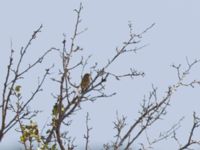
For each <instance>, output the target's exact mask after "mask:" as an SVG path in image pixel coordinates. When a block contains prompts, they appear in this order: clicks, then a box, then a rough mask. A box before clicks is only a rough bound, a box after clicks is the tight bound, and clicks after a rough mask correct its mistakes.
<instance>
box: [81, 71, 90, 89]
mask: <svg viewBox="0 0 200 150" xmlns="http://www.w3.org/2000/svg"><path fill="white" fill-rule="evenodd" d="M89 85H90V74H89V73H86V74H85V75H84V76H83V78H82V81H81V91H82V92H85V91H86V90H87V88H88V87H89Z"/></svg>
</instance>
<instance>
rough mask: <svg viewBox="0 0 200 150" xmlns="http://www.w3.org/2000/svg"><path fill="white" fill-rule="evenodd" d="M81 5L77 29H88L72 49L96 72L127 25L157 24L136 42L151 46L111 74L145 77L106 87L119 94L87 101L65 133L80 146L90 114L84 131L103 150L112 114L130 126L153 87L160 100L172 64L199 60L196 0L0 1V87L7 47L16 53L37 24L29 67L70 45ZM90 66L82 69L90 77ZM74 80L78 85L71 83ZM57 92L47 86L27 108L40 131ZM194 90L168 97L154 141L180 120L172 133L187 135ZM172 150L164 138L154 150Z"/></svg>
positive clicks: (172, 76) (199, 74)
mask: <svg viewBox="0 0 200 150" xmlns="http://www.w3.org/2000/svg"><path fill="white" fill-rule="evenodd" d="M80 2H82V3H83V7H84V9H83V12H82V14H81V17H82V24H81V26H80V27H81V28H82V29H84V28H88V30H87V31H86V32H85V33H83V34H82V35H81V36H80V37H79V39H78V43H79V45H80V46H81V47H83V48H84V53H83V55H84V56H85V57H87V56H88V55H90V54H91V55H92V58H91V64H90V66H91V65H92V64H94V62H96V61H97V62H99V65H100V66H101V65H103V64H105V63H106V61H107V60H108V59H109V58H110V57H111V56H112V55H113V54H114V53H115V48H116V47H117V46H120V45H122V42H124V41H125V40H127V39H128V35H129V30H128V22H129V21H131V22H132V24H133V28H134V30H135V31H136V32H141V31H143V30H144V29H145V28H147V27H148V26H150V25H151V24H152V23H155V24H156V25H155V26H154V27H153V28H152V29H151V30H150V31H148V33H146V34H145V35H144V36H143V39H142V43H143V44H149V46H148V47H145V48H144V49H142V50H141V51H140V52H138V53H137V54H125V55H124V56H122V57H121V58H120V59H118V61H116V62H115V63H114V64H113V65H112V67H111V68H110V71H112V72H114V73H117V72H118V73H123V72H127V71H129V68H131V67H134V68H135V69H137V70H139V71H144V72H145V74H146V76H145V77H144V78H142V77H138V78H135V79H133V80H130V79H124V80H120V81H115V80H111V81H109V82H108V83H109V85H108V86H107V92H117V95H116V96H114V97H112V98H107V99H99V100H98V101H96V102H95V103H86V104H84V105H83V107H82V108H83V109H82V110H81V111H80V112H77V114H76V115H74V116H73V117H74V121H73V123H72V127H71V128H70V133H71V135H72V136H74V137H76V144H78V145H79V146H80V147H81V146H82V145H83V144H84V139H83V135H84V133H85V116H86V113H87V112H89V113H90V118H91V121H90V125H91V126H92V127H93V130H92V131H91V146H92V145H93V146H94V145H100V146H101V145H102V144H104V143H106V142H110V141H111V140H113V139H114V138H113V136H114V134H115V131H114V130H113V121H114V120H115V114H116V111H117V110H118V112H119V114H124V115H125V116H127V117H128V125H130V124H131V122H133V121H134V120H135V119H136V117H137V116H138V110H139V108H140V103H141V101H142V98H143V96H144V95H145V94H148V92H149V91H150V90H151V86H152V84H154V86H156V87H158V89H159V91H158V93H159V96H160V97H161V98H162V97H163V96H164V94H165V91H166V90H167V88H168V86H170V85H171V84H173V83H175V82H176V81H177V74H176V72H175V70H174V69H173V68H172V67H170V65H172V64H173V63H175V64H179V63H180V64H183V66H185V67H186V57H188V59H189V60H191V61H193V60H194V59H198V58H200V51H199V50H200V45H199V35H200V28H199V27H200V21H199V18H200V9H199V6H200V2H199V0H166V1H164V0H162V1H161V0H151V1H147V0H123V1H122V0H118V1H116V0H109V1H108V0H99V1H97V0H96V1H95V0H82V1H80V0H76V1H66V0H58V1H49V0H42V1H41V0H29V1H27V0H18V1H14V0H6V1H3V0H1V1H0V19H1V21H0V22H1V24H0V26H1V27H0V51H1V55H0V60H1V63H0V71H1V72H2V73H3V77H1V80H0V83H1V85H2V83H3V81H4V79H5V70H6V64H7V63H8V57H9V52H10V41H11V40H12V42H13V48H14V49H15V51H16V53H17V52H19V49H20V47H21V46H23V45H25V43H26V42H27V40H28V38H29V37H30V35H31V34H32V32H33V31H34V30H35V29H36V28H38V27H39V26H40V24H43V26H44V28H43V29H42V32H41V33H40V34H39V36H38V39H37V40H36V41H35V42H34V43H33V44H32V46H31V49H30V53H29V54H28V56H27V59H26V61H27V64H28V63H30V62H31V59H33V60H34V58H37V57H38V56H39V55H40V54H42V53H43V52H44V51H45V50H47V49H48V48H50V47H52V46H54V47H57V48H61V47H62V39H63V33H64V34H66V36H67V38H68V39H70V36H71V35H72V31H73V27H74V22H75V18H76V15H75V13H74V12H73V9H75V8H78V7H79V4H80ZM16 57H17V56H16ZM58 61H59V59H58V56H52V55H51V56H49V57H47V59H46V61H45V63H44V65H43V66H40V67H39V69H38V70H34V72H32V73H34V74H36V75H38V76H41V75H42V70H43V69H44V68H46V67H48V66H50V65H51V64H52V63H55V64H56V63H59V62H58ZM25 65H26V63H25ZM90 66H88V68H87V69H88V71H89V67H90ZM199 70H200V64H199V65H197V66H195V68H194V69H193V70H192V72H191V74H190V77H191V78H190V79H199V80H200V71H199ZM56 71H58V70H56V69H55V70H54V73H53V76H56V75H57V72H56ZM32 73H29V74H28V75H27V79H25V80H24V81H23V84H24V89H23V86H22V89H23V91H24V93H27V92H29V93H30V92H31V87H30V85H31V86H32V85H33V86H34V84H35V81H37V76H35V79H32V77H33V74H32ZM30 79H31V80H30ZM77 80H80V79H78V78H77ZM56 88H57V87H56V86H55V84H53V83H51V81H50V80H48V82H46V83H45V86H44V92H43V93H40V94H39V95H38V96H37V98H36V99H35V102H33V108H39V109H41V110H48V111H45V112H43V113H42V114H41V115H39V116H38V118H37V119H38V124H39V126H40V127H41V128H42V125H43V124H44V123H45V121H46V120H48V115H49V112H50V109H49V108H50V107H51V105H52V104H53V102H49V101H51V98H52V97H51V93H53V92H56V91H57V89H56ZM1 89H2V86H1ZM199 90H200V88H199V87H196V88H195V89H192V88H182V89H180V90H179V91H178V92H177V93H176V94H175V95H173V97H172V103H171V106H170V107H169V109H168V114H167V116H165V118H164V120H162V121H160V122H157V123H156V124H155V125H154V126H153V127H152V128H151V129H150V133H151V134H152V137H153V136H156V135H157V136H158V133H159V131H165V130H167V129H169V128H170V127H171V126H172V125H173V124H174V123H175V122H176V121H178V120H179V119H180V118H181V117H183V116H185V119H184V120H183V122H182V128H181V129H180V130H179V131H178V133H180V134H179V136H182V140H183V142H185V141H184V140H185V139H184V136H185V137H186V136H187V135H188V131H189V129H190V127H191V123H192V112H193V111H196V112H197V113H198V114H199V115H200V111H199V105H200V102H199V97H200V92H199ZM158 129H159V131H158ZM183 133H184V134H183ZM14 135H17V134H15V131H13V132H10V133H9V134H8V135H6V137H5V138H4V140H3V141H2V142H1V143H0V149H1V147H4V148H5V147H9V145H10V142H11V141H12V143H13V144H14V143H17V141H18V139H19V136H17V137H15V136H14ZM141 140H144V139H141ZM169 143H170V144H169ZM169 145H170V146H169ZM80 147H79V148H80ZM155 147H156V146H155ZM177 148H178V145H177V144H176V143H175V142H174V141H172V140H171V141H170V140H169V142H166V141H163V142H161V143H160V144H159V145H157V147H156V148H155V149H157V150H158V149H162V150H167V149H177Z"/></svg>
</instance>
